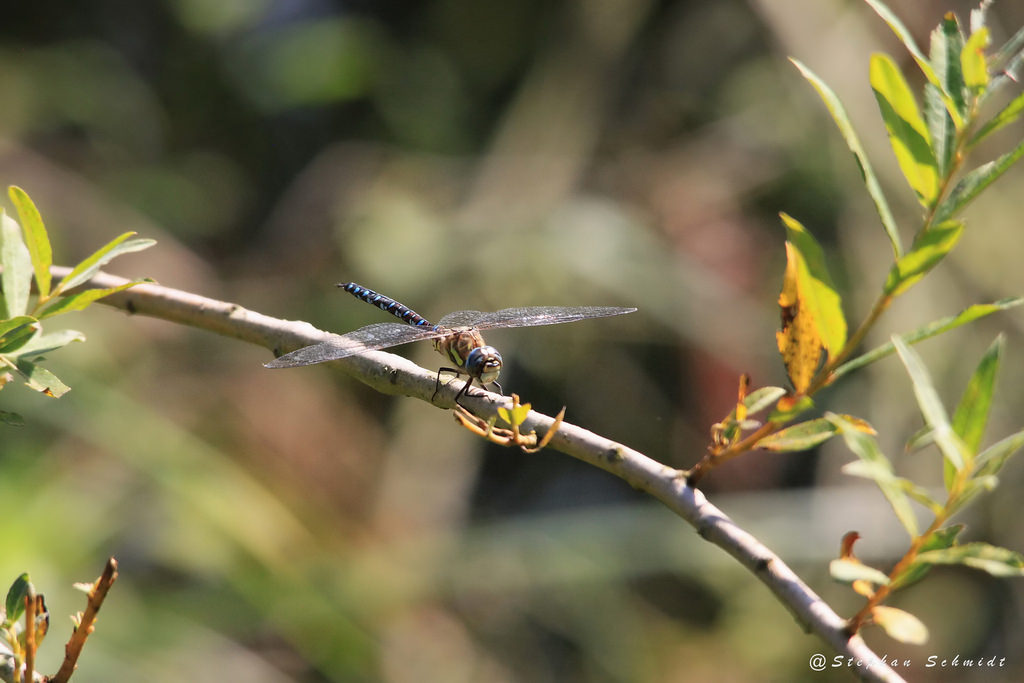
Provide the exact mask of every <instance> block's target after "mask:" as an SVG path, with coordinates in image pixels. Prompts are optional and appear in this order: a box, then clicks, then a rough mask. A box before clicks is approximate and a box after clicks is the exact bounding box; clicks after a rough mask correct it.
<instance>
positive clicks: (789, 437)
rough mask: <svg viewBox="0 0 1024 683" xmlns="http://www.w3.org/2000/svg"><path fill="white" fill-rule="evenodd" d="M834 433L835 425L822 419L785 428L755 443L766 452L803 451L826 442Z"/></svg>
mask: <svg viewBox="0 0 1024 683" xmlns="http://www.w3.org/2000/svg"><path fill="white" fill-rule="evenodd" d="M835 433H836V428H835V425H833V424H832V423H831V422H829V421H828V420H826V419H825V418H823V417H819V418H816V419H814V420H808V421H807V422H801V423H800V424H795V425H793V426H792V427H786V428H785V429H782V430H779V431H777V432H775V433H774V434H772V435H770V436H766V437H765V438H763V439H761V440H760V441H758V442H757V446H756V447H757V448H763V449H765V450H767V451H805V450H807V449H808V448H813V447H815V446H817V445H818V444H820V443H822V442H824V441H828V440H829V439H830V438H832V437H833V436H834V435H835Z"/></svg>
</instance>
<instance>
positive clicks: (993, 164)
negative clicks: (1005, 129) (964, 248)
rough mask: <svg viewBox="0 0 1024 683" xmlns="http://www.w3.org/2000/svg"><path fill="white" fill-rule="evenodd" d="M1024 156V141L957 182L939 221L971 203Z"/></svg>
mask: <svg viewBox="0 0 1024 683" xmlns="http://www.w3.org/2000/svg"><path fill="white" fill-rule="evenodd" d="M1022 156H1024V141H1022V142H1021V143H1020V144H1018V145H1017V146H1016V147H1014V148H1013V150H1012V151H1010V152H1007V153H1006V154H1004V155H1002V156H1001V157H999V158H998V159H996V160H995V161H990V162H988V163H987V164H982V165H981V166H979V167H977V168H976V169H974V170H972V171H971V172H970V173H968V174H966V175H965V176H964V177H963V178H961V179H960V180H959V182H957V184H956V187H954V188H953V191H952V192H950V193H949V196H948V197H946V199H945V200H943V202H942V204H940V205H939V208H938V209H937V210H936V212H935V218H936V220H937V221H944V220H946V219H948V218H950V217H952V216H954V215H955V214H956V213H957V212H958V211H960V210H961V209H963V208H964V207H965V206H967V205H968V204H970V203H971V201H973V200H974V198H975V197H977V196H978V194H980V193H981V191H982V190H984V189H985V188H986V187H988V186H989V185H991V184H992V183H994V182H995V181H996V180H998V179H999V176H1001V175H1003V173H1005V172H1006V171H1007V169H1009V168H1010V167H1011V166H1013V165H1014V164H1015V163H1017V161H1018V160H1019V159H1020V158H1021V157H1022Z"/></svg>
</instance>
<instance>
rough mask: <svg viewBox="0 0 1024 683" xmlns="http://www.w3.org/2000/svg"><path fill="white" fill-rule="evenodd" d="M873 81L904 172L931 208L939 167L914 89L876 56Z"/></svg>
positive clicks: (886, 60)
mask: <svg viewBox="0 0 1024 683" xmlns="http://www.w3.org/2000/svg"><path fill="white" fill-rule="evenodd" d="M869 79H870V81H871V89H872V90H873V91H874V93H875V100H876V101H877V102H878V109H879V111H880V112H881V114H882V120H883V121H885V129H886V131H887V132H888V133H889V142H890V143H891V145H892V151H893V153H894V154H895V155H896V161H897V162H898V163H899V166H900V170H901V171H903V176H904V177H905V178H906V179H907V182H908V183H909V184H910V187H911V189H913V190H914V192H916V193H917V198H918V201H919V202H920V203H921V205H922V206H924V207H926V208H927V207H930V206H931V205H932V203H933V202H934V201H935V198H936V196H937V195H938V192H939V173H938V164H937V162H936V161H935V153H934V152H933V151H932V147H931V143H930V142H929V139H928V128H927V126H926V125H925V122H924V119H922V118H921V112H920V111H919V110H918V108H917V102H916V101H915V100H914V95H913V93H912V92H911V91H910V86H908V85H907V82H906V80H904V78H903V74H902V73H900V70H899V67H898V66H896V63H895V62H893V61H892V59H891V58H890V57H889V56H887V55H883V54H875V55H872V57H871V65H870V68H869Z"/></svg>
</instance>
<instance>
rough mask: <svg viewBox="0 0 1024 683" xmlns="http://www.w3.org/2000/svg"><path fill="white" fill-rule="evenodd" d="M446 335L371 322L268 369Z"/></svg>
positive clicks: (428, 329)
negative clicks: (371, 323)
mask: <svg viewBox="0 0 1024 683" xmlns="http://www.w3.org/2000/svg"><path fill="white" fill-rule="evenodd" d="M444 334H445V331H444V330H436V329H434V328H433V327H413V326H411V325H403V324H402V323H374V324H373V325H367V326H366V327H360V328H359V329H358V330H355V331H353V332H348V333H346V334H340V335H337V336H334V337H331V338H330V339H328V340H327V341H324V342H320V343H319V344H313V345H312V346H305V347H303V348H301V349H299V350H297V351H292V352H291V353H286V354H285V355H283V356H281V357H280V358H275V359H274V360H272V361H270V362H269V363H264V366H265V367H268V368H294V367H299V366H302V365H314V364H316V363H326V362H328V361H332V360H338V359H340V358H348V357H349V356H354V355H356V354H359V353H363V352H364V351H377V350H379V349H386V348H388V347H391V346H398V345H399V344H408V343H409V342H414V341H419V340H421V339H432V338H434V337H440V336H442V335H444Z"/></svg>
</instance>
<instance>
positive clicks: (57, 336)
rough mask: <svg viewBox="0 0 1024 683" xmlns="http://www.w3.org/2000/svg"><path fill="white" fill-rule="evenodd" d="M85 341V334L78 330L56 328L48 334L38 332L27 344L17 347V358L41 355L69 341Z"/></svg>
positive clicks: (65, 344) (59, 347)
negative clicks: (55, 330) (56, 329)
mask: <svg viewBox="0 0 1024 683" xmlns="http://www.w3.org/2000/svg"><path fill="white" fill-rule="evenodd" d="M76 341H85V335H84V334H82V333H81V332H79V331H78V330H58V331H57V332H51V333H49V334H40V335H38V336H37V337H35V338H33V339H32V341H30V342H29V343H28V344H25V345H24V346H22V347H21V348H20V349H18V357H19V358H29V357H31V356H41V355H43V354H45V353H50V352H51V351H56V350H57V349H62V348H64V347H65V346H67V345H68V344H70V343H71V342H76Z"/></svg>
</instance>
